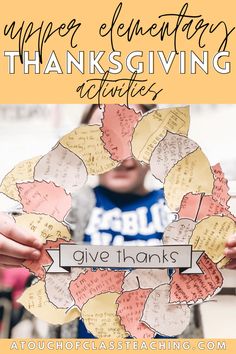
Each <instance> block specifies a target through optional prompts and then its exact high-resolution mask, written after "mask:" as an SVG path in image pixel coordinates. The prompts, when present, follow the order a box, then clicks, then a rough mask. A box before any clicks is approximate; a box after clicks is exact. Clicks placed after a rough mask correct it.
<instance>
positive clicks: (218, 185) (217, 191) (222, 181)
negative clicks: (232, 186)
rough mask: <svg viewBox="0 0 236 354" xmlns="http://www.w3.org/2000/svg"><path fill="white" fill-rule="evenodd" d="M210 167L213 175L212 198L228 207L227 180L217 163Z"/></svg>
mask: <svg viewBox="0 0 236 354" xmlns="http://www.w3.org/2000/svg"><path fill="white" fill-rule="evenodd" d="M212 169H213V172H214V175H215V182H214V188H213V198H214V199H215V200H216V201H218V202H219V203H220V204H221V205H223V207H225V208H226V209H228V208H229V207H228V205H227V202H228V200H229V199H230V195H229V186H228V181H227V179H226V178H225V175H224V172H223V171H222V168H221V165H220V164H219V163H218V164H217V165H215V166H213V167H212Z"/></svg>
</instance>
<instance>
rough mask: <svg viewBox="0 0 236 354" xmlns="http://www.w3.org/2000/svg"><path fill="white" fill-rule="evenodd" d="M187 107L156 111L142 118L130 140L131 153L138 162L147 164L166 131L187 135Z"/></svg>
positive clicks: (188, 118) (188, 120)
mask: <svg viewBox="0 0 236 354" xmlns="http://www.w3.org/2000/svg"><path fill="white" fill-rule="evenodd" d="M189 122H190V117H189V107H179V108H165V109H156V110H153V111H151V112H149V113H147V114H145V115H144V116H143V118H142V119H141V120H140V121H139V123H138V124H137V126H136V128H135V130H134V135H133V139H132V143H131V145H132V151H133V155H134V156H135V158H136V159H137V160H139V161H143V162H146V163H149V160H150V158H151V155H152V153H153V150H154V149H155V147H156V146H157V144H158V143H159V142H160V141H161V140H162V139H163V138H164V136H165V135H166V132H167V131H171V132H174V133H179V134H183V135H187V133H188V129H189Z"/></svg>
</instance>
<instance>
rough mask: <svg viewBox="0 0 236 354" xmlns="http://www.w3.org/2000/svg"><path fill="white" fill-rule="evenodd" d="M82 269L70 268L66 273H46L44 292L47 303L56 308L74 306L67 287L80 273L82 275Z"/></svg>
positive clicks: (83, 270)
mask: <svg viewBox="0 0 236 354" xmlns="http://www.w3.org/2000/svg"><path fill="white" fill-rule="evenodd" d="M84 272H85V269H83V268H72V269H71V272H70V273H69V274H68V273H58V274H56V273H55V274H53V273H46V276H45V290H46V293H47V296H48V299H49V301H50V302H51V303H52V304H53V305H54V306H56V307H58V308H65V309H66V308H69V307H71V306H72V305H73V304H74V299H73V297H72V296H71V293H70V290H69V285H70V282H71V281H73V280H75V279H76V278H77V277H78V276H79V275H80V274H81V273H84Z"/></svg>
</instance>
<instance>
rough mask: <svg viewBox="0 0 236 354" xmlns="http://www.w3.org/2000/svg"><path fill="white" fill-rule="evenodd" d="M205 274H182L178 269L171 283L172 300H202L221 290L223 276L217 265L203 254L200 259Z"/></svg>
mask: <svg viewBox="0 0 236 354" xmlns="http://www.w3.org/2000/svg"><path fill="white" fill-rule="evenodd" d="M198 265H199V267H200V268H201V270H202V271H203V274H180V273H179V270H178V269H176V271H175V273H174V274H173V275H172V279H171V283H170V286H171V288H170V302H181V303H186V302H187V303H196V302H202V301H204V300H206V299H207V298H209V297H210V296H213V295H215V294H216V293H217V292H219V291H220V289H221V287H222V285H223V276H222V274H221V272H220V271H219V269H218V268H217V265H216V264H215V263H213V262H212V261H211V260H210V258H209V257H208V256H207V255H206V254H203V255H202V256H201V258H200V260H199V261H198Z"/></svg>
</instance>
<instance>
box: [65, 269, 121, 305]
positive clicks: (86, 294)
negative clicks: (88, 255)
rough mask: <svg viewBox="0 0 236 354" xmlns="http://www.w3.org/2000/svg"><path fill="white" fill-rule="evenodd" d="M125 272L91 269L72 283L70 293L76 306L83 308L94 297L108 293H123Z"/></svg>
mask: <svg viewBox="0 0 236 354" xmlns="http://www.w3.org/2000/svg"><path fill="white" fill-rule="evenodd" d="M124 275H125V272H122V271H114V270H100V269H97V270H96V271H93V270H91V269H89V270H88V271H87V272H86V273H85V274H80V276H79V277H78V278H77V279H75V280H74V281H72V282H71V283H70V292H71V295H72V297H73V298H74V300H75V304H76V305H77V306H78V307H79V308H82V307H83V306H84V304H85V303H86V302H87V301H88V300H89V299H91V298H92V297H94V296H96V295H99V294H103V293H108V292H114V293H115V292H117V293H119V292H121V287H122V283H123V280H124Z"/></svg>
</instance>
